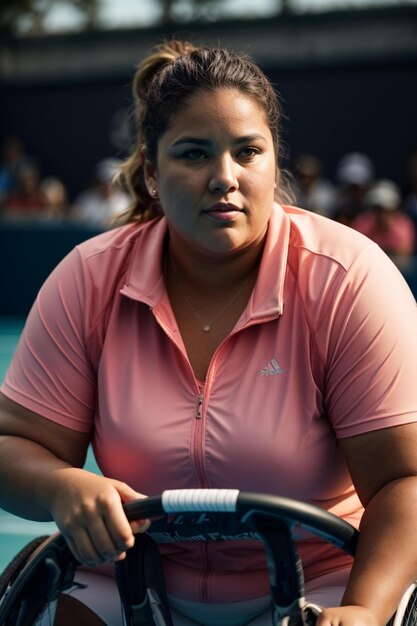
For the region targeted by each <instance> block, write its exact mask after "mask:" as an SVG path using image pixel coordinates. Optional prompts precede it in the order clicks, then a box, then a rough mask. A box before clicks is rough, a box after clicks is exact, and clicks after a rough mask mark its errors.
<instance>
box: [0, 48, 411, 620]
mask: <svg viewBox="0 0 417 626" xmlns="http://www.w3.org/2000/svg"><path fill="white" fill-rule="evenodd" d="M134 90H135V97H136V107H137V122H138V139H137V146H136V149H135V151H134V153H133V154H132V156H131V158H130V159H129V160H128V162H127V163H125V165H124V170H123V174H124V177H125V181H126V183H127V185H128V187H129V188H130V190H131V192H132V193H133V195H134V198H135V202H134V206H133V208H132V211H131V213H130V214H129V216H128V218H127V221H128V224H127V225H125V226H122V227H120V228H118V229H115V230H113V231H110V232H108V233H105V234H102V235H100V236H99V237H97V238H94V239H93V240H90V241H88V242H86V243H84V244H82V245H81V246H79V247H78V248H77V249H76V250H75V251H74V252H72V253H71V254H70V255H69V256H68V257H67V258H66V259H64V261H63V262H62V263H61V264H60V265H59V266H58V267H57V268H56V270H55V271H54V272H53V273H52V275H51V276H50V278H49V279H48V281H47V282H46V284H45V285H44V286H43V288H42V289H41V291H40V294H39V296H38V299H37V301H36V303H35V305H34V308H33V310H32V312H31V314H30V316H29V319H28V321H27V325H26V328H25V330H24V332H23V335H22V339H21V342H20V345H19V347H18V349H17V352H16V354H15V356H14V359H13V362H12V364H11V367H10V370H9V372H8V374H7V377H6V379H5V382H4V384H3V387H2V390H3V394H4V396H3V399H2V413H1V422H0V424H1V433H2V437H1V447H0V459H1V461H0V463H1V469H0V476H1V494H2V495H1V498H2V500H1V505H2V506H3V507H4V508H6V509H8V510H9V511H12V512H13V513H15V514H18V515H22V516H26V517H30V518H32V519H38V520H50V519H51V518H52V519H54V520H55V521H56V523H57V524H58V526H59V528H60V529H61V531H62V532H63V534H64V535H65V537H66V539H67V541H68V543H69V545H70V547H71V549H72V551H73V552H74V554H75V556H76V557H77V558H78V559H79V560H80V561H81V562H83V563H85V564H86V565H91V566H95V565H98V564H101V563H103V562H104V561H111V560H114V559H121V558H124V554H125V551H126V549H127V548H129V547H130V546H131V545H132V543H133V533H134V532H141V531H143V530H145V529H146V528H147V525H148V522H147V521H146V520H139V521H138V522H137V523H133V524H132V525H129V523H128V522H127V521H126V518H125V516H124V514H123V509H122V503H123V502H126V501H129V500H132V499H135V498H138V497H140V495H141V494H146V495H151V494H155V493H158V492H160V491H162V490H163V489H170V488H187V487H190V488H191V487H225V488H228V487H230V488H239V489H244V490H249V491H263V492H270V493H276V494H280V495H284V496H290V497H294V498H299V499H303V500H308V501H310V502H313V503H315V504H319V505H320V506H322V507H323V508H325V509H328V510H330V511H332V512H333V513H335V514H337V515H341V516H342V517H344V518H345V519H347V520H349V521H350V522H352V523H354V524H356V525H358V524H359V522H360V521H361V520H362V521H361V539H360V545H359V549H358V552H357V556H356V557H355V562H354V564H353V568H352V572H351V575H350V577H349V573H350V568H351V562H350V559H349V558H348V557H346V556H343V555H342V554H341V553H340V552H338V551H337V550H336V549H333V548H329V547H328V546H327V547H326V546H324V545H323V544H322V543H321V542H311V541H308V540H306V539H302V538H301V539H300V542H299V549H300V552H301V555H302V558H303V561H304V567H305V574H306V579H307V591H308V592H309V593H311V594H313V595H314V594H315V595H314V597H315V598H316V599H317V598H319V599H320V598H323V597H326V598H327V599H326V600H325V604H326V605H327V606H328V607H330V608H327V609H326V610H324V612H323V613H322V615H321V616H320V618H319V622H318V623H319V626H328V625H329V624H332V625H334V626H336V625H338V624H344V625H346V626H350V625H352V626H353V625H355V626H357V625H359V626H366V625H369V626H376V625H378V626H382V625H383V624H385V623H386V622H387V621H388V619H389V618H390V617H391V615H392V614H393V612H394V611H395V608H396V606H397V604H398V601H399V599H400V597H401V595H402V593H403V592H404V590H405V589H406V587H407V586H408V585H409V584H410V583H411V581H412V580H414V578H415V575H416V572H417V547H416V545H415V541H414V540H412V539H411V538H413V539H414V536H415V533H414V529H415V519H416V506H417V505H416V502H417V497H416V496H417V453H416V451H415V445H414V440H415V439H414V438H415V436H416V433H417V426H416V418H417V393H416V385H415V380H416V374H417V319H416V317H417V316H416V307H415V303H414V300H413V298H412V295H411V293H410V291H409V289H408V287H407V286H406V284H405V282H404V281H403V279H402V277H401V276H400V274H399V272H398V271H397V269H396V268H395V267H394V266H393V264H392V263H391V262H390V261H389V260H388V259H387V257H386V256H385V255H384V254H383V253H382V252H381V251H380V250H379V248H378V247H377V246H376V245H375V244H373V243H372V242H371V241H369V240H368V239H366V238H365V237H363V236H362V235H360V234H359V233H356V232H354V231H353V230H350V229H348V228H346V227H344V226H342V225H340V224H336V223H334V222H331V221H330V220H327V219H325V218H323V217H321V216H317V215H314V214H312V213H308V212H306V211H302V210H300V209H297V208H293V207H290V206H284V205H283V204H282V203H283V201H285V186H284V184H283V182H282V177H280V176H279V175H277V171H278V161H279V151H280V142H279V137H278V130H277V128H278V125H279V120H280V109H279V105H278V102H277V98H276V95H275V93H274V91H273V89H272V87H271V85H270V83H269V82H268V80H267V79H266V77H265V76H264V75H263V73H262V72H261V71H260V70H259V68H258V67H257V66H256V65H255V64H254V63H253V62H251V61H250V60H248V59H246V58H244V57H240V56H237V55H234V54H231V53H229V52H227V51H225V50H210V49H205V48H202V49H194V48H193V47H192V46H191V45H190V44H185V43H181V42H175V41H174V42H171V43H170V44H167V45H165V46H162V47H161V48H159V49H157V50H156V52H155V53H154V54H153V55H151V56H150V57H149V58H148V59H145V61H144V62H143V63H142V65H141V66H140V67H139V69H138V73H137V75H136V79H135V83H134ZM90 441H91V442H92V443H93V446H94V450H95V454H96V457H97V460H98V463H99V465H100V467H101V469H102V472H103V474H104V476H97V475H93V474H89V473H88V472H86V471H84V470H83V469H81V468H82V465H83V462H84V459H85V455H86V451H87V447H88V445H89V443H90ZM22 459H24V462H22ZM387 461H389V462H387ZM23 494H24V495H25V498H24V499H23V498H22V495H23ZM363 507H365V512H364V513H363ZM362 514H363V515H362ZM245 545H246V544H245ZM163 554H164V561H165V574H166V581H167V587H168V593H169V594H170V597H171V601H172V606H173V608H174V621H175V623H176V624H177V625H181V624H193V623H194V624H195V623H200V624H220V623H221V624H230V625H232V624H233V625H234V626H237V625H239V624H241V625H243V624H248V623H253V624H257V625H261V624H269V622H270V615H269V611H268V582H267V574H266V569H265V568H266V566H265V563H264V556H263V551H262V549H261V548H260V547H259V545H258V544H250V545H249V544H248V545H247V546H246V547H245V548H244V549H242V547H241V545H239V546H237V545H235V544H234V543H230V544H228V545H225V544H222V545H220V544H209V545H205V544H204V545H201V544H197V543H196V544H194V543H193V544H192V545H190V544H188V545H187V546H181V545H176V546H175V550H172V549H171V550H170V549H165V550H164V551H163ZM394 555H395V556H394ZM91 577H93V578H94V576H92V575H91V576H90V578H91ZM97 578H98V577H96V579H97ZM89 584H90V585H92V588H93V589H94V584H95V583H94V582H92V581H90V582H89ZM109 584H110V585H111V582H110V583H109ZM345 587H346V589H345ZM313 592H314V593H313ZM95 595H96V596H97V594H95ZM99 595H100V596H101V597H102V596H103V595H106V597H107V595H108V594H107V593H106V594H103V593H101V594H99ZM342 595H343V597H342ZM100 601H101V600H100ZM72 602H74V601H72ZM85 602H86V603H87V604H89V605H90V609H91V610H93V611H94V612H96V613H97V612H98V613H99V614H100V606H95V604H94V599H92V600H91V602H90V601H87V600H86V601H85ZM340 603H341V606H339V605H340ZM90 609H85V611H90ZM80 610H81V611H82V610H83V609H80ZM67 614H68V613H67ZM88 614H89V615H90V621H89V623H91V624H102V623H103V621H100V618H99V617H95V618H93V617H92V616H91V613H88ZM101 619H102V620H104V622H105V623H106V624H109V625H113V624H119V623H120V621H119V620H120V617H118V613H117V612H116V614H115V615H114V616H111V615H110V612H106V614H105V615H103V614H101ZM94 620H95V621H94ZM56 623H59V624H65V623H66V622H65V612H64V616H62V614H61V615H60V616H58V618H57V621H56Z"/></svg>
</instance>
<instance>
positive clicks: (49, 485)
mask: <svg viewBox="0 0 417 626" xmlns="http://www.w3.org/2000/svg"><path fill="white" fill-rule="evenodd" d="M69 467H70V465H68V463H65V462H64V461H62V460H61V459H59V458H58V457H57V456H55V455H54V454H53V453H52V452H50V451H49V450H47V449H46V448H44V447H43V446H41V445H39V444H37V443H34V442H33V441H30V440H28V439H24V438H22V437H15V436H1V437H0V506H1V507H2V508H3V509H5V510H7V511H9V512H10V513H13V514H14V515H18V516H20V517H25V518H27V519H32V520H37V521H50V520H51V519H52V516H51V513H50V511H51V500H52V497H53V494H54V492H55V489H56V488H57V486H56V470H58V469H63V468H69Z"/></svg>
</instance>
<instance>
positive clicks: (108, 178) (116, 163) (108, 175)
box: [95, 157, 121, 183]
mask: <svg viewBox="0 0 417 626" xmlns="http://www.w3.org/2000/svg"><path fill="white" fill-rule="evenodd" d="M120 165H121V161H120V159H116V158H115V157H109V158H107V159H102V160H101V161H99V162H98V163H97V165H96V168H95V173H96V176H97V178H98V180H99V181H100V182H102V183H111V182H112V180H113V178H114V175H115V174H116V173H117V171H118V169H119V167H120Z"/></svg>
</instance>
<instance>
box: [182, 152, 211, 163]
mask: <svg viewBox="0 0 417 626" xmlns="http://www.w3.org/2000/svg"><path fill="white" fill-rule="evenodd" d="M182 157H183V158H184V159H189V160H190V161H200V160H201V159H205V158H206V154H205V153H204V152H203V151H202V150H186V151H185V152H183V154H182Z"/></svg>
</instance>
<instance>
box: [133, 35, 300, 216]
mask: <svg viewBox="0 0 417 626" xmlns="http://www.w3.org/2000/svg"><path fill="white" fill-rule="evenodd" d="M223 87H226V88H233V89H237V90H238V91H240V92H241V93H243V94H245V95H247V96H250V97H252V98H253V99H254V100H256V101H257V102H258V104H259V105H260V106H261V107H262V109H263V110H264V111H265V114H266V116H267V120H268V124H269V128H270V130H271V133H272V138H273V142H274V146H275V151H276V156H277V162H278V159H279V157H280V148H281V146H280V141H279V127H280V121H281V117H282V113H281V106H280V103H279V100H278V96H277V94H276V93H275V91H274V89H273V87H272V85H271V83H270V81H269V80H268V78H267V77H266V76H265V74H264V73H263V72H262V71H261V69H260V68H259V67H258V65H256V63H254V61H252V60H251V59H250V58H248V57H246V56H244V55H238V54H235V53H233V52H230V51H228V50H224V49H221V48H207V47H200V48H196V47H195V46H194V45H193V44H191V43H189V42H187V41H178V40H172V41H168V42H165V43H163V44H161V45H158V46H156V47H155V48H154V49H153V52H152V53H151V54H150V55H149V56H148V57H146V58H145V59H144V60H143V61H142V62H141V63H140V65H139V66H138V69H137V72H136V75H135V78H134V80H133V96H134V105H135V117H136V125H137V138H136V144H135V146H134V149H133V152H132V154H131V155H130V157H129V158H128V159H127V160H126V161H125V162H124V164H123V165H122V168H121V180H122V182H123V183H124V185H125V186H126V188H127V189H128V191H129V192H130V193H131V195H132V197H133V205H132V207H131V209H130V210H129V211H128V212H127V213H126V214H125V215H124V216H123V220H124V221H125V222H133V221H138V222H144V221H147V220H149V219H152V218H153V217H156V216H157V215H159V214H160V213H161V210H160V207H159V204H158V202H157V201H156V200H154V199H152V198H151V196H150V195H149V193H148V190H147V188H146V185H145V180H144V173H143V167H142V162H141V157H142V151H143V150H146V155H147V158H148V159H150V160H151V161H156V157H157V147H158V140H159V138H160V137H161V135H163V133H164V132H165V131H166V130H167V129H168V127H169V124H170V121H171V118H172V116H173V115H174V114H175V113H176V112H177V111H178V110H179V109H180V108H181V107H182V106H183V105H184V102H185V100H186V99H187V98H189V97H191V96H192V95H194V94H195V93H196V92H197V91H198V90H208V91H212V90H216V89H219V88H223ZM277 177H278V178H279V179H280V180H279V183H280V184H279V190H278V195H279V196H280V199H281V200H287V199H290V197H291V193H288V192H287V191H288V190H286V183H285V182H284V181H283V180H282V177H281V176H280V172H279V171H278V173H277Z"/></svg>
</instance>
